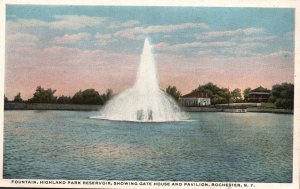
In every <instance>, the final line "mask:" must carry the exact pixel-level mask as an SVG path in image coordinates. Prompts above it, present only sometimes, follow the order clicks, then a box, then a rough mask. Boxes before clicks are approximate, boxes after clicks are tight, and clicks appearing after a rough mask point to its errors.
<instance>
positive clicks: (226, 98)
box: [4, 82, 294, 109]
mask: <svg viewBox="0 0 300 189" xmlns="http://www.w3.org/2000/svg"><path fill="white" fill-rule="evenodd" d="M165 91H166V92H167V93H168V94H169V95H170V96H171V97H173V98H174V99H175V100H176V101H179V98H180V96H182V94H181V92H180V91H179V90H178V89H177V88H176V86H171V85H169V86H168V87H167V88H166V89H165ZM194 91H199V92H202V93H203V94H205V95H206V96H207V97H208V98H210V99H211V104H212V105H215V104H227V103H242V102H249V93H250V92H251V88H246V89H245V90H244V91H243V96H242V91H241V89H239V88H236V89H233V90H232V91H230V90H229V89H228V88H223V87H219V86H217V85H216V84H214V83H211V82H209V83H207V84H205V85H199V86H198V87H197V88H196V89H194ZM55 92H56V90H53V89H51V88H48V89H44V88H42V87H41V86H38V87H37V88H36V91H35V93H34V94H33V97H32V98H30V99H28V100H27V101H25V100H23V99H22V97H21V93H18V94H17V95H16V96H15V97H14V99H13V102H29V103H57V104H95V105H103V104H105V103H106V102H107V101H108V100H109V99H110V98H111V97H112V96H113V91H112V90H111V89H108V90H107V91H106V92H105V93H103V94H100V93H99V92H98V91H96V90H95V89H86V90H83V91H82V90H79V91H78V92H76V93H75V94H74V95H73V96H72V97H71V96H64V95H61V96H59V97H57V96H55ZM4 101H5V102H8V101H9V100H8V98H7V97H6V96H4ZM268 102H270V103H274V104H275V106H276V107H277V108H285V109H293V107H294V84H292V83H281V84H276V85H273V86H272V90H271V94H270V98H269V99H268Z"/></svg>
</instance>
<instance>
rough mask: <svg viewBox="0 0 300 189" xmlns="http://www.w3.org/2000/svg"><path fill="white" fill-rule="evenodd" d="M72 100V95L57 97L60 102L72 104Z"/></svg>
mask: <svg viewBox="0 0 300 189" xmlns="http://www.w3.org/2000/svg"><path fill="white" fill-rule="evenodd" d="M71 102H72V98H71V97H70V96H64V95H62V96H60V97H58V99H57V103H58V104H70V103H71Z"/></svg>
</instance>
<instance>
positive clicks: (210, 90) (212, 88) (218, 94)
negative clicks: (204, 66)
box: [196, 82, 232, 104]
mask: <svg viewBox="0 0 300 189" xmlns="http://www.w3.org/2000/svg"><path fill="white" fill-rule="evenodd" d="M196 90H198V91H200V92H202V93H204V94H206V96H207V97H209V98H211V103H212V104H226V103H230V102H231V101H232V100H231V93H230V91H229V89H228V88H220V87H218V86H217V85H215V84H213V83H211V82H210V83H207V84H205V85H199V87H198V88H197V89H196Z"/></svg>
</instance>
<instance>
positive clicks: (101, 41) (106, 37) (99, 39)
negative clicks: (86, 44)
mask: <svg viewBox="0 0 300 189" xmlns="http://www.w3.org/2000/svg"><path fill="white" fill-rule="evenodd" d="M95 39H96V41H95V44H96V45H98V46H107V45H109V44H111V43H113V42H116V41H117V39H114V38H113V35H112V34H110V33H106V34H103V33H96V35H95Z"/></svg>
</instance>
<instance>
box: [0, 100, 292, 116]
mask: <svg viewBox="0 0 300 189" xmlns="http://www.w3.org/2000/svg"><path fill="white" fill-rule="evenodd" d="M102 107H103V105H91V104H48V103H21V102H8V103H4V110H5V111H10V110H20V111H22V110H57V111H99V110H100V109H101V108H102ZM181 108H182V109H183V110H184V111H186V112H228V113H246V112H250V113H251V112H255V113H278V114H293V110H288V109H276V108H262V107H236V108H232V107H231V108H228V107H227V108H226V107H216V106H206V107H181Z"/></svg>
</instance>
